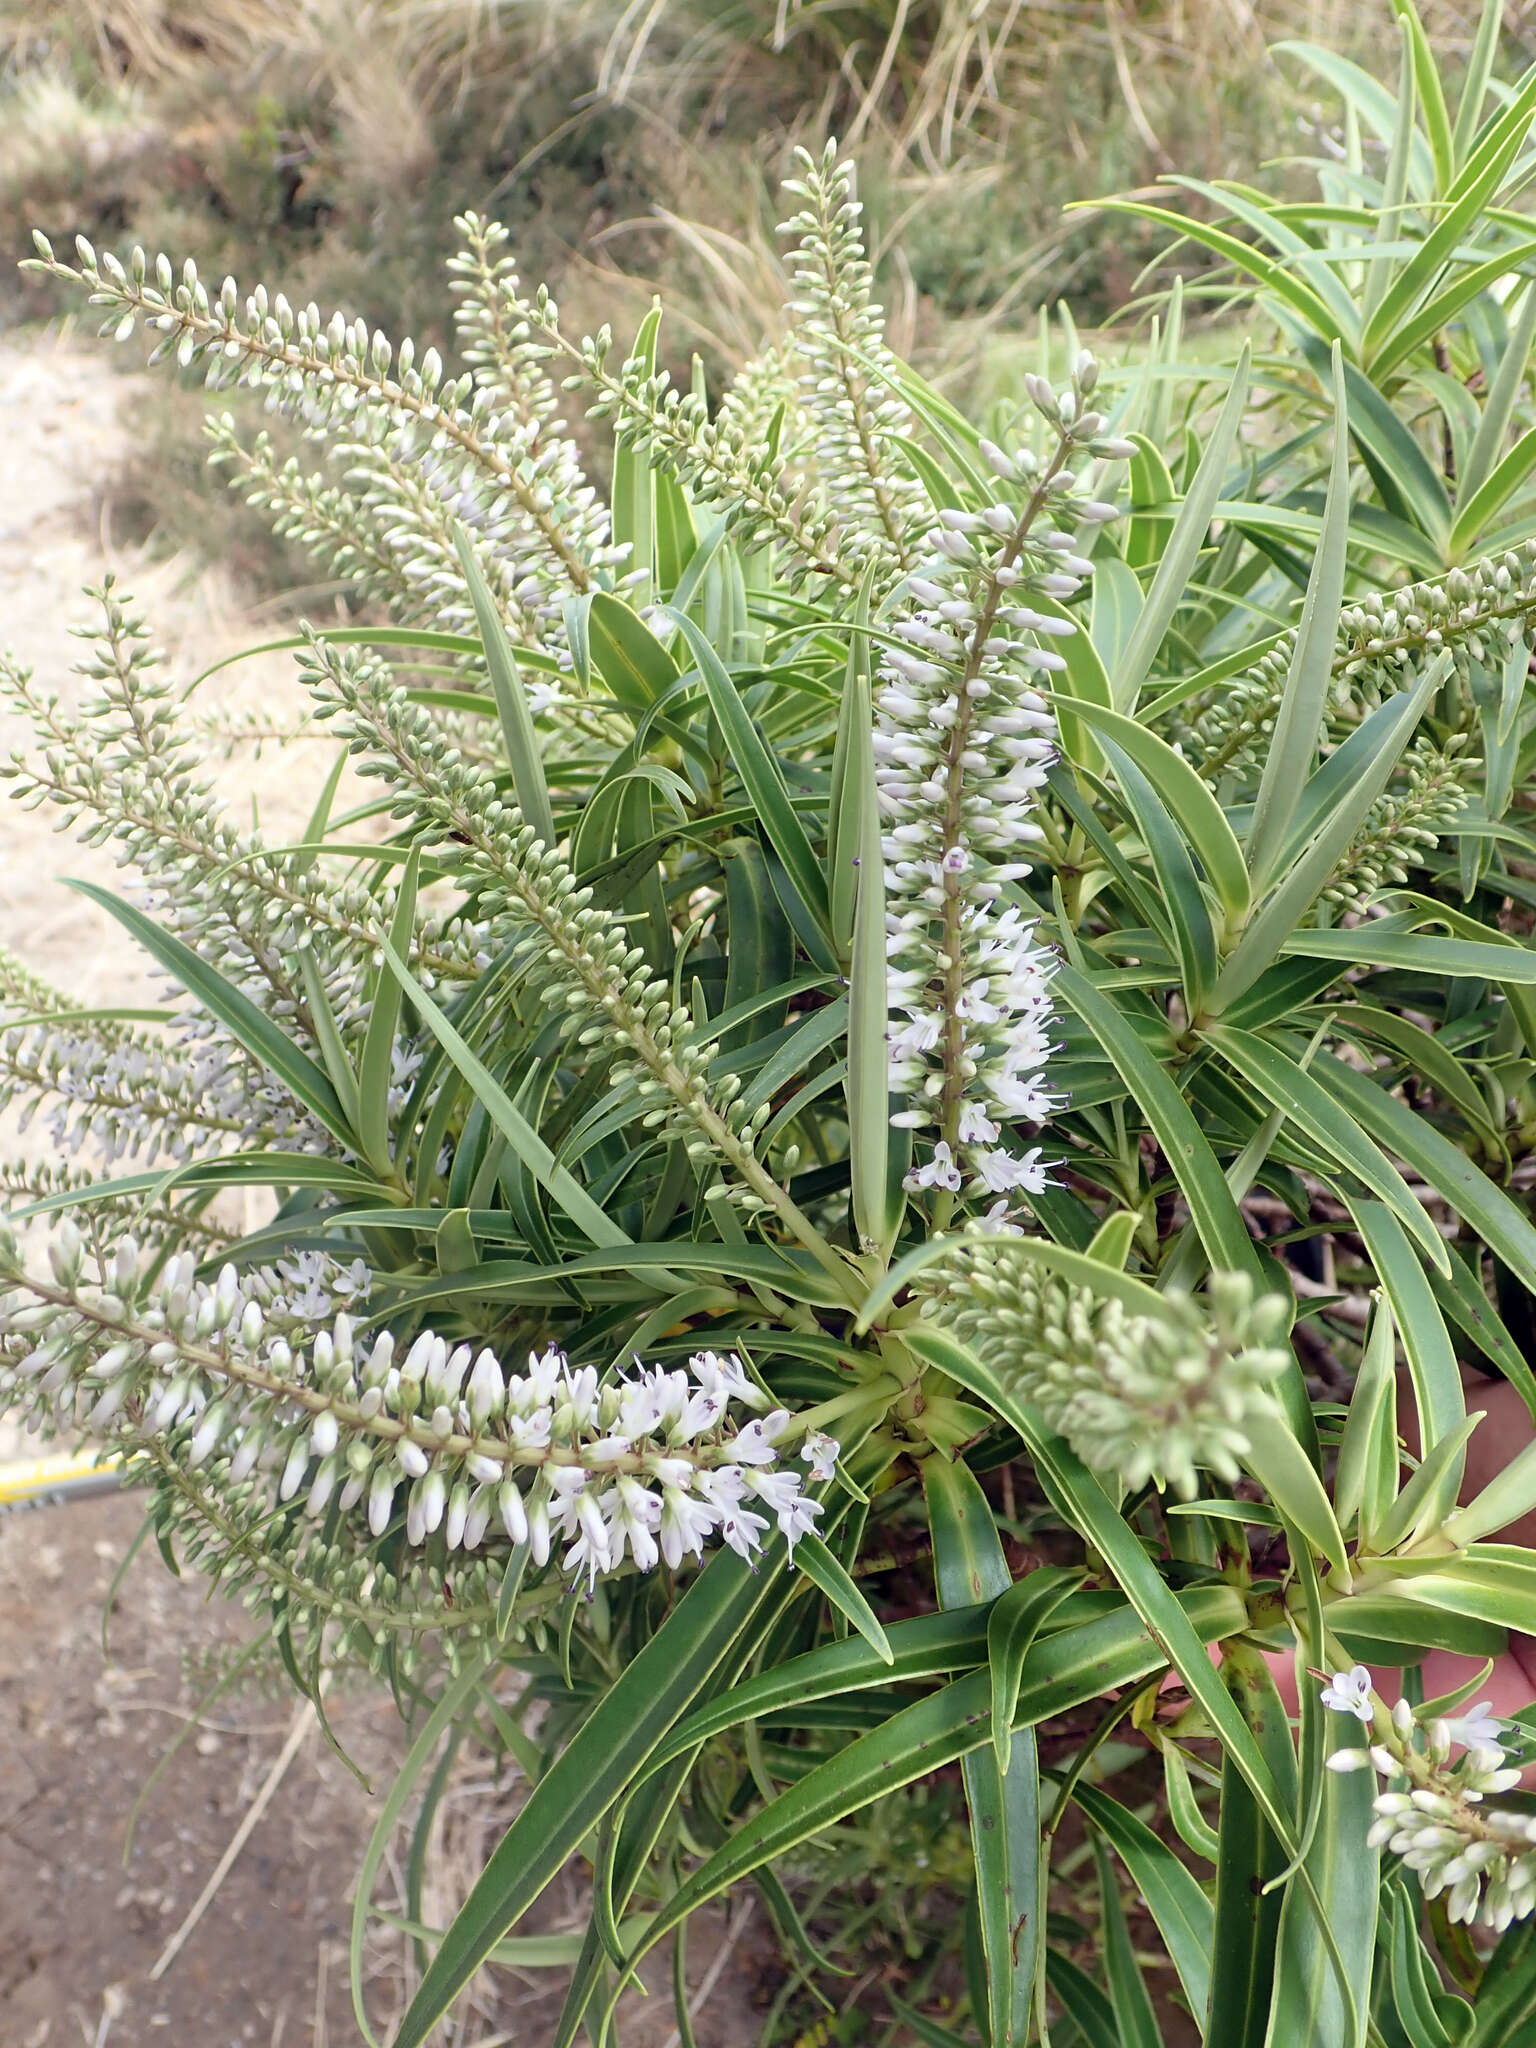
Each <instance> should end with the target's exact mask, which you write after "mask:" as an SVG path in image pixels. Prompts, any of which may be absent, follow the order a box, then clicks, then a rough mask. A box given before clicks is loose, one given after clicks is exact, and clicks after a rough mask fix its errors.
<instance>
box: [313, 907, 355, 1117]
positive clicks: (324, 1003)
mask: <svg viewBox="0 0 1536 2048" xmlns="http://www.w3.org/2000/svg"><path fill="white" fill-rule="evenodd" d="M299 980H300V981H301V982H302V984H303V987H304V1000H305V1002H306V1003H307V1004H308V1005H309V1017H310V1022H311V1023H312V1024H313V1025H314V1027H315V1038H316V1040H317V1042H318V1044H319V1047H320V1057H321V1059H322V1060H323V1061H324V1063H325V1071H326V1072H327V1073H328V1074H329V1075H330V1077H331V1086H332V1087H333V1088H334V1089H335V1090H336V1099H337V1100H338V1102H340V1104H341V1108H342V1114H343V1115H344V1116H345V1117H346V1119H347V1122H348V1123H349V1124H350V1125H351V1127H352V1128H353V1130H356V1128H357V1109H358V1103H357V1076H356V1074H354V1073H353V1071H352V1062H351V1060H350V1059H349V1058H348V1056H347V1048H346V1047H345V1046H344V1045H343V1044H342V1042H341V1032H340V1029H339V1028H338V1026H337V1023H336V1013H335V1011H334V1010H333V1009H332V1008H331V999H330V997H329V995H328V994H327V993H326V987H325V979H324V977H323V976H322V974H321V972H320V969H319V967H318V965H317V964H316V961H315V954H314V948H313V947H312V946H306V947H305V948H304V950H303V952H302V953H301V954H300V955H299Z"/></svg>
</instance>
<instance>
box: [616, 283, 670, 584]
mask: <svg viewBox="0 0 1536 2048" xmlns="http://www.w3.org/2000/svg"><path fill="white" fill-rule="evenodd" d="M660 326H661V305H660V302H659V301H658V302H656V303H655V304H653V305H652V307H651V309H650V311H649V312H648V313H647V314H646V316H645V318H644V319H643V320H642V321H641V323H640V331H639V333H638V334H636V336H635V339H634V344H633V346H632V347H631V349H630V351H629V356H628V360H627V363H626V368H627V367H628V366H629V365H630V364H634V365H636V366H637V368H638V370H639V373H640V374H641V375H642V376H644V377H653V376H654V375H655V374H656V337H657V332H658V330H659V329H660ZM653 478H654V471H653V469H652V466H651V444H650V437H649V436H648V435H634V436H622V437H617V438H616V440H615V445H614V450H613V489H612V495H611V500H610V502H611V504H612V520H613V538H614V540H615V542H616V543H617V544H618V545H619V546H620V547H623V548H625V549H627V550H628V552H627V555H626V558H625V569H626V572H627V573H628V574H629V575H632V576H634V578H635V581H634V582H633V583H626V586H625V587H626V591H627V594H628V596H629V600H630V602H631V603H632V604H634V605H635V606H637V607H640V608H643V607H644V606H646V605H648V604H649V603H650V601H651V594H652V584H653V579H654V573H655V552H656V493H655V486H654V482H653Z"/></svg>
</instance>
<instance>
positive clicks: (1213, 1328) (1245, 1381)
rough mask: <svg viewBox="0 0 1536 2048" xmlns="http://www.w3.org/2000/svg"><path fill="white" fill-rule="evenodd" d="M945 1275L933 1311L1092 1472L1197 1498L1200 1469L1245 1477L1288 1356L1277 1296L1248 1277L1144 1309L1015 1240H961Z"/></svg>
mask: <svg viewBox="0 0 1536 2048" xmlns="http://www.w3.org/2000/svg"><path fill="white" fill-rule="evenodd" d="M935 1271H936V1273H937V1275H938V1277H937V1278H936V1279H935V1280H934V1281H933V1282H932V1283H931V1290H930V1292H929V1294H928V1295H927V1297H926V1298H925V1300H924V1303H923V1313H924V1314H925V1315H928V1316H934V1317H937V1318H939V1319H940V1320H941V1321H942V1322H943V1323H944V1324H945V1326H946V1327H947V1328H950V1329H953V1330H954V1331H955V1332H956V1334H957V1335H958V1336H961V1337H963V1338H964V1339H965V1340H966V1342H967V1343H969V1344H970V1345H971V1346H972V1347H973V1348H974V1349H975V1350H976V1352H977V1353H978V1355H979V1356H981V1357H982V1358H984V1359H985V1360H987V1361H988V1363H989V1364H991V1365H992V1366H993V1367H994V1368H995V1369H996V1370H997V1372H998V1373H1000V1374H1001V1375H1002V1376H1003V1377H1004V1378H1005V1379H1006V1380H1007V1381H1008V1382H1009V1384H1010V1385H1012V1386H1014V1387H1016V1388H1017V1389H1018V1390H1019V1392H1020V1393H1021V1394H1022V1396H1023V1398H1024V1399H1025V1400H1026V1401H1028V1402H1029V1403H1030V1404H1031V1405H1032V1406H1033V1407H1035V1408H1037V1409H1038V1410H1039V1411H1040V1413H1041V1415H1042V1416H1043V1417H1044V1419H1045V1421H1046V1422H1047V1423H1049V1425H1050V1426H1051V1428H1053V1429H1055V1430H1058V1431H1059V1432H1060V1433H1061V1435H1062V1436H1064V1437H1065V1438H1066V1439H1067V1442H1068V1443H1069V1444H1070V1445H1071V1446H1072V1448H1073V1450H1074V1451H1076V1453H1077V1455H1078V1456H1079V1457H1080V1458H1081V1459H1082V1460H1083V1462H1084V1464H1085V1465H1091V1466H1092V1467H1094V1469H1095V1470H1097V1471H1101V1472H1112V1473H1114V1474H1115V1475H1116V1476H1117V1477H1118V1478H1119V1479H1120V1481H1121V1482H1122V1483H1123V1484H1124V1485H1125V1486H1128V1487H1138V1486H1143V1485H1145V1484H1146V1483H1147V1482H1148V1481H1151V1482H1152V1483H1153V1484H1155V1485H1157V1486H1159V1487H1162V1486H1172V1487H1173V1488H1174V1490H1175V1491H1176V1492H1178V1493H1180V1494H1182V1495H1183V1496H1184V1497H1185V1499H1189V1498H1191V1497H1192V1496H1193V1495H1194V1493H1195V1491H1196V1489H1197V1485H1198V1480H1197V1476H1196V1475H1197V1473H1198V1472H1199V1471H1201V1470H1207V1471H1211V1472H1214V1473H1215V1474H1216V1475H1217V1476H1218V1477H1219V1478H1221V1479H1224V1480H1226V1481H1228V1482H1229V1483H1230V1482H1232V1481H1234V1480H1236V1479H1238V1478H1239V1477H1240V1476H1241V1467H1240V1463H1239V1461H1240V1460H1241V1459H1242V1458H1243V1457H1245V1456H1246V1455H1247V1452H1248V1450H1249V1449H1250V1447H1251V1442H1252V1436H1253V1431H1254V1429H1255V1428H1256V1427H1262V1426H1264V1424H1265V1422H1266V1421H1267V1420H1268V1419H1269V1416H1270V1405H1269V1404H1270V1395H1269V1391H1268V1390H1269V1388H1270V1387H1271V1386H1272V1385H1273V1383H1274V1382H1275V1380H1276V1379H1278V1377H1279V1376H1280V1374H1281V1373H1282V1372H1283V1371H1284V1370H1285V1368H1286V1365H1287V1362H1288V1357H1287V1353H1286V1351H1285V1350H1284V1349H1283V1348H1282V1347H1283V1343H1284V1337H1285V1332H1286V1328H1287V1322H1288V1314H1289V1311H1288V1308H1287V1305H1286V1303H1285V1302H1284V1301H1283V1300H1281V1299H1280V1297H1279V1296H1277V1295H1268V1294H1265V1295H1256V1294H1255V1291H1254V1288H1253V1284H1252V1282H1251V1281H1250V1280H1249V1278H1248V1277H1247V1276H1246V1275H1245V1274H1241V1273H1213V1274H1212V1275H1211V1278H1210V1280H1209V1282H1208V1284H1207V1295H1206V1300H1205V1302H1204V1303H1203V1304H1201V1303H1198V1302H1196V1301H1195V1300H1193V1299H1192V1298H1190V1297H1189V1296H1179V1295H1173V1294H1170V1295H1168V1296H1166V1297H1164V1299H1163V1304H1162V1309H1161V1312H1159V1313H1157V1314H1150V1313H1149V1314H1146V1315H1141V1314H1137V1313H1136V1312H1135V1311H1134V1310H1131V1309H1128V1308H1127V1307H1126V1306H1125V1305H1124V1303H1123V1302H1121V1301H1120V1300H1119V1299H1118V1298H1116V1297H1112V1296H1103V1295H1098V1294H1095V1293H1094V1292H1093V1291H1092V1290H1091V1289H1090V1288H1088V1287H1082V1286H1078V1285H1075V1284H1073V1283H1070V1282H1068V1281H1065V1280H1062V1279H1059V1278H1058V1277H1057V1276H1056V1275H1054V1274H1049V1273H1045V1272H1043V1271H1042V1270H1041V1269H1040V1268H1039V1267H1037V1266H1035V1265H1033V1264H1026V1263H1025V1262H1024V1260H1022V1259H1021V1258H1019V1257H1018V1256H1016V1254H1015V1252H1014V1250H1013V1249H1012V1241H1011V1240H1010V1239H1008V1238H1007V1237H998V1238H995V1239H982V1240H977V1239H974V1238H968V1239H966V1240H963V1241H962V1242H961V1243H960V1244H958V1245H957V1246H956V1248H955V1250H954V1251H953V1252H952V1253H951V1254H950V1255H949V1257H948V1258H946V1259H945V1260H944V1261H943V1262H942V1264H941V1265H940V1266H939V1267H938V1268H936V1269H935Z"/></svg>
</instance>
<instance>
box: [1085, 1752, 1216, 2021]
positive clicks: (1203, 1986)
mask: <svg viewBox="0 0 1536 2048" xmlns="http://www.w3.org/2000/svg"><path fill="white" fill-rule="evenodd" d="M1072 1797H1073V1799H1074V1800H1075V1801H1076V1803H1077V1805H1078V1806H1080V1807H1081V1808H1082V1810H1083V1812H1084V1813H1085V1814H1086V1815H1087V1816H1088V1818H1089V1820H1091V1821H1092V1822H1093V1825H1094V1827H1095V1828H1096V1829H1097V1831H1098V1832H1099V1833H1100V1834H1101V1835H1103V1837H1104V1839H1105V1841H1107V1842H1108V1843H1109V1844H1110V1846H1111V1848H1113V1850H1114V1852H1115V1854H1116V1855H1117V1856H1118V1857H1119V1858H1120V1860H1121V1862H1122V1863H1123V1864H1124V1865H1125V1867H1126V1869H1127V1871H1128V1872H1129V1873H1130V1877H1131V1881H1132V1883H1133V1884H1134V1885H1135V1887H1136V1890H1137V1892H1138V1894H1139V1895H1140V1897H1141V1900H1142V1902H1143V1904H1144V1905H1145V1906H1146V1909H1147V1911H1148V1912H1149V1913H1150V1914H1151V1915H1152V1918H1153V1919H1154V1920H1155V1921H1156V1923H1157V1931H1158V1933H1159V1934H1160V1935H1161V1936H1162V1937H1163V1946H1164V1947H1165V1948H1166V1949H1167V1951H1168V1959H1169V1961H1170V1962H1171V1963H1172V1964H1173V1967H1174V1968H1175V1970H1177V1971H1178V1974H1179V1982H1180V1984H1182V1985H1183V1987H1184V1996H1185V1997H1186V1998H1187V1999H1188V2001H1189V2009H1190V2011H1191V2012H1192V2013H1194V2014H1195V2016H1196V2017H1197V2018H1201V2017H1203V2016H1204V2013H1205V2008H1206V2003H1207V2001H1208V1999H1209V1997H1210V1990H1211V1947H1212V1942H1213V1939H1214V1934H1215V1914H1214V1912H1213V1910H1212V1907H1211V1902H1210V1900H1209V1899H1208V1898H1207V1897H1206V1895H1205V1892H1204V1890H1203V1889H1202V1887H1201V1886H1200V1885H1199V1884H1197V1883H1196V1881H1195V1879H1194V1878H1193V1877H1191V1876H1190V1874H1189V1872H1188V1871H1187V1870H1186V1869H1185V1868H1184V1865H1183V1864H1182V1863H1181V1862H1180V1861H1179V1859H1178V1857H1177V1856H1175V1855H1174V1853H1173V1851H1172V1850H1171V1849H1170V1848H1169V1847H1168V1845H1167V1843H1166V1842H1162V1841H1159V1839H1158V1838H1157V1836H1156V1835H1154V1834H1153V1832H1152V1830H1151V1829H1150V1828H1149V1827H1148V1826H1147V1824H1146V1823H1145V1821H1140V1820H1138V1819H1137V1818H1136V1816H1135V1814H1134V1813H1131V1812H1129V1811H1128V1810H1127V1809H1126V1808H1125V1807H1124V1806H1122V1805H1121V1804H1120V1802H1119V1801H1118V1800H1115V1799H1111V1798H1110V1797H1109V1795H1108V1794H1107V1793H1105V1792H1101V1791H1098V1790H1097V1789H1096V1788H1095V1787H1093V1786H1092V1785H1089V1784H1087V1783H1085V1782H1083V1781H1082V1780H1079V1782H1078V1783H1077V1784H1076V1785H1075V1786H1074V1787H1073V1791H1072Z"/></svg>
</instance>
